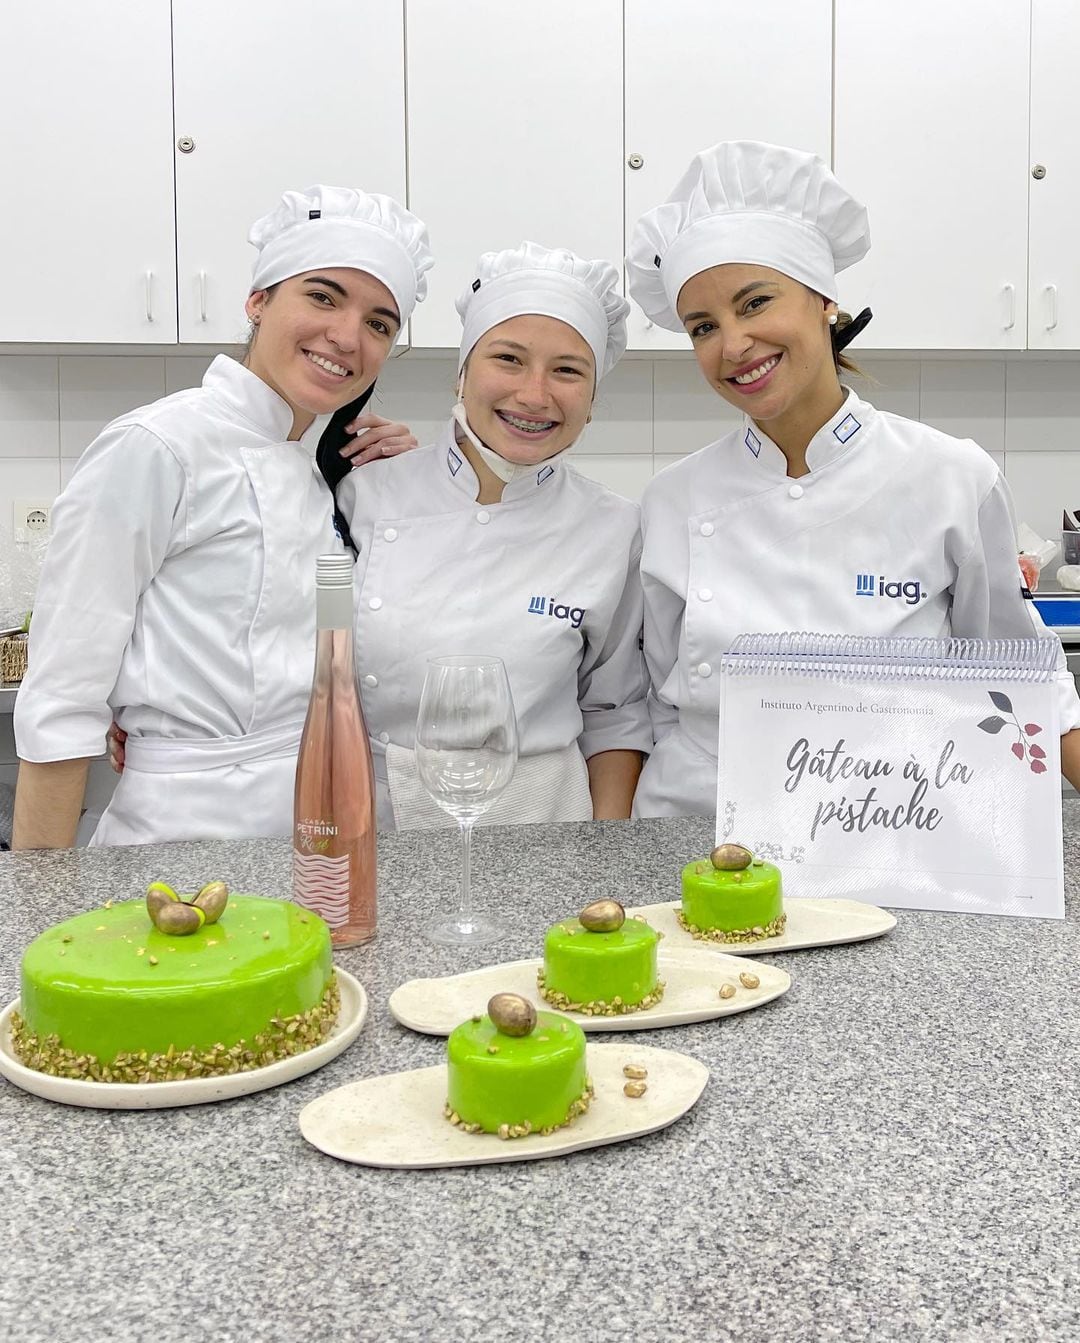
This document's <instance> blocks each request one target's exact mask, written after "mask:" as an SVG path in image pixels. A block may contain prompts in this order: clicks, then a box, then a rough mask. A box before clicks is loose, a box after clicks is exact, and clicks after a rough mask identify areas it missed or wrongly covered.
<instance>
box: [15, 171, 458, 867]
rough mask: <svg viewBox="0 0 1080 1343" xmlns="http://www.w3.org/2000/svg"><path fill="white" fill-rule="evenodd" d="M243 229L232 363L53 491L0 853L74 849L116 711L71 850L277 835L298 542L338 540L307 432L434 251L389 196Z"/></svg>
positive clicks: (303, 633) (297, 203)
mask: <svg viewBox="0 0 1080 1343" xmlns="http://www.w3.org/2000/svg"><path fill="white" fill-rule="evenodd" d="M250 241H251V242H252V243H253V244H254V246H255V247H256V248H257V249H258V258H257V260H256V262H255V269H254V275H253V278H252V288H251V294H250V296H249V298H248V300H247V305H246V307H247V313H248V316H249V318H250V319H251V322H252V324H253V329H254V339H253V342H252V345H251V348H250V351H249V354H248V356H247V358H246V360H245V362H244V363H243V364H241V363H238V362H237V361H236V360H234V359H231V358H229V357H227V356H225V355H220V356H219V357H218V358H217V359H215V360H214V362H213V363H212V364H211V366H210V368H209V369H208V370H207V373H206V376H205V378H204V379H203V383H202V386H201V387H199V388H196V389H193V390H191V391H184V392H179V393H177V394H176V395H174V396H168V397H165V398H164V399H163V400H161V401H157V402H155V403H154V404H152V405H150V406H145V407H143V408H142V409H140V410H135V411H132V412H131V413H130V414H127V415H123V416H121V417H120V418H119V419H117V420H114V421H113V422H112V423H111V424H110V425H108V426H106V428H105V429H104V430H103V431H102V432H101V434H99V435H98V437H97V439H96V440H95V441H94V442H93V443H92V444H91V445H90V447H89V448H88V449H87V450H86V452H85V453H84V454H83V456H82V457H81V458H80V460H79V464H78V467H77V468H76V470H75V473H74V475H73V476H72V479H71V482H70V484H69V485H68V487H67V489H66V490H65V491H64V493H63V495H62V496H61V497H60V499H59V500H58V501H57V504H56V507H55V510H54V516H53V537H52V541H51V542H50V545H49V550H48V555H47V558H46V562H45V566H44V569H43V572H42V576H41V583H40V586H39V589H38V593H37V597H36V601H35V605H34V619H33V629H32V632H31V636H30V659H29V660H30V668H29V673H28V675H27V678H26V680H25V681H24V682H23V685H22V687H21V689H20V691H19V697H18V702H17V705H16V709H15V735H16V743H17V747H18V752H19V756H20V759H21V761H22V762H23V763H22V765H21V767H20V772H19V784H18V792H17V797H16V812H15V835H14V839H15V845H16V847H23V848H29V847H57V846H63V845H68V844H71V843H72V842H73V840H74V836H75V827H76V824H77V821H78V816H79V810H80V806H81V803H82V797H83V791H84V788H85V780H86V770H87V764H88V759H87V758H88V757H90V756H94V755H98V754H99V753H100V752H101V749H102V746H103V743H104V739H105V733H106V729H107V728H108V727H109V722H110V719H112V718H113V717H115V719H116V721H117V723H118V724H119V727H120V728H121V729H122V731H123V732H124V733H126V734H127V742H126V761H125V765H126V768H125V770H124V773H123V776H122V778H121V780H120V783H119V785H118V786H117V788H116V792H115V794H114V796H113V799H112V801H111V802H110V804H109V806H108V808H107V809H106V811H105V813H104V815H103V816H102V818H101V821H100V823H99V825H98V827H97V830H96V831H95V833H94V836H93V840H92V843H95V844H133V843H145V842H150V841H155V840H173V839H189V838H191V839H195V838H198V839H207V838H228V837H236V836H256V835H282V834H287V833H288V831H289V829H290V826H291V822H292V796H293V775H294V771H295V765H296V753H297V748H298V745H299V741H300V734H301V730H302V727H303V721H304V714H305V710H306V706H307V700H308V695H309V692H310V686H311V668H312V657H313V649H314V642H315V640H314V634H315V620H314V616H315V611H314V608H315V600H314V598H315V580H314V574H315V557H316V556H317V555H318V554H320V553H323V552H329V551H339V550H340V549H341V541H340V540H339V538H338V536H337V535H336V533H335V530H334V526H333V521H332V508H333V497H332V495H331V492H330V490H329V487H328V486H327V485H326V483H325V481H324V480H323V479H322V477H321V475H320V474H319V472H318V470H317V469H316V466H315V462H314V443H313V442H312V441H309V440H314V439H315V438H317V437H318V432H319V428H320V427H321V426H318V425H316V418H317V417H318V416H324V415H328V414H331V413H333V412H334V411H336V410H338V409H339V408H341V407H343V406H345V405H347V404H348V403H350V402H352V401H354V400H355V399H356V398H357V397H358V396H359V395H360V394H362V393H363V392H364V391H365V389H367V388H368V387H370V385H371V384H372V383H373V382H374V380H375V378H376V377H377V376H378V373H379V371H380V369H381V368H382V366H383V363H384V361H385V360H386V357H387V355H388V354H389V353H390V350H391V348H392V346H393V344H394V341H395V340H396V338H397V335H398V332H399V331H400V329H401V327H402V325H403V323H404V322H405V321H407V320H408V317H409V315H410V313H411V312H412V309H413V306H414V304H415V303H416V302H417V301H418V300H419V299H421V298H423V296H424V291H425V288H426V281H425V279H424V273H425V271H427V269H428V268H429V266H430V265H431V257H430V254H429V251H428V246H427V233H426V230H425V228H424V226H423V224H422V223H421V222H420V221H419V220H418V219H417V218H416V217H415V216H414V215H412V214H410V213H409V212H408V211H407V210H405V209H404V208H403V207H402V206H400V205H399V204H398V203H397V202H396V201H394V200H391V199H390V198H389V197H387V196H378V195H369V194H367V193H365V192H362V191H353V190H349V189H342V188H333V187H312V188H310V189H309V190H308V191H305V192H291V191H290V192H287V193H286V194H285V196H284V197H283V199H282V202H281V204H280V205H279V206H278V207H277V209H275V210H274V211H272V212H271V213H270V214H269V215H267V216H265V217H264V218H263V219H260V220H259V221H258V222H257V223H256V224H255V225H254V227H253V228H252V231H251V234H250ZM313 425H314V426H316V427H315V428H313V427H312V426H313ZM358 442H359V440H358Z"/></svg>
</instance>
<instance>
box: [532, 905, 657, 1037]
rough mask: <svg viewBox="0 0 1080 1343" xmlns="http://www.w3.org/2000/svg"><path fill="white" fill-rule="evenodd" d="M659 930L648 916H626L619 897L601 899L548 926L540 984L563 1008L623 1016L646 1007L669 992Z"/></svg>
mask: <svg viewBox="0 0 1080 1343" xmlns="http://www.w3.org/2000/svg"><path fill="white" fill-rule="evenodd" d="M659 944H660V934H659V933H658V932H657V931H656V929H655V928H652V927H650V926H649V924H647V923H646V922H645V921H644V920H643V919H638V918H633V919H627V918H626V915H625V912H624V910H623V907H622V905H620V904H619V902H618V901H617V900H597V901H595V902H594V903H593V904H591V905H587V906H586V907H585V908H584V909H583V910H582V911H581V913H580V914H579V915H578V917H577V918H576V919H564V920H563V921H562V922H561V923H556V924H554V925H553V926H552V927H551V928H549V929H548V930H547V934H546V936H545V937H544V964H543V967H542V969H541V970H540V971H539V972H538V974H537V985H538V987H539V989H540V994H541V996H542V997H543V999H544V1001H545V1002H548V1003H550V1004H551V1005H552V1007H557V1008H559V1010H560V1011H563V1012H581V1013H583V1014H584V1015H586V1016H622V1015H624V1014H626V1013H627V1012H640V1011H645V1010H647V1009H648V1008H650V1007H653V1006H655V1005H656V1004H657V1003H658V1002H659V1001H660V1000H661V998H662V997H663V995H664V986H663V984H662V983H660V980H659V976H658V972H657V962H656V954H657V947H658V946H659Z"/></svg>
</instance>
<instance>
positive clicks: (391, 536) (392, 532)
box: [382, 527, 397, 541]
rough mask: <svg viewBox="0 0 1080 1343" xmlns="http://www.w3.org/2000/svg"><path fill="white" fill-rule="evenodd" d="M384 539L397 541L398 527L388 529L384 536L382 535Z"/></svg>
mask: <svg viewBox="0 0 1080 1343" xmlns="http://www.w3.org/2000/svg"><path fill="white" fill-rule="evenodd" d="M382 539H383V540H384V541H396V540H397V528H396V527H387V529H386V531H385V532H383V534H382Z"/></svg>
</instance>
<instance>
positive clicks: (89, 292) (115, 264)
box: [0, 0, 176, 344]
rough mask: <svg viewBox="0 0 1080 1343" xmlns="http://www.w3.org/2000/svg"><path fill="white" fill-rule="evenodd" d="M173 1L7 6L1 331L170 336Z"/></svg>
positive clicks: (62, 337) (106, 337) (47, 1)
mask: <svg viewBox="0 0 1080 1343" xmlns="http://www.w3.org/2000/svg"><path fill="white" fill-rule="evenodd" d="M170 77H171V75H170V51H169V0H80V3H78V4H72V3H71V2H70V0H35V3H34V4H33V5H5V6H4V13H3V31H2V35H0V125H2V126H3V134H2V136H0V183H2V191H3V198H4V208H3V211H2V212H0V258H2V266H3V278H2V281H0V286H2V292H3V298H2V300H0V341H55V342H61V341H63V342H88V341H96V342H117V343H120V342H122V343H124V344H137V343H142V342H149V343H156V342H161V341H167V342H171V341H175V340H176V260H175V234H174V221H173V198H172V162H171V159H170V156H169V152H168V146H169V141H170V139H171V135H172V97H171V89H170Z"/></svg>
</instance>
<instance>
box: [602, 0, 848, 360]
mask: <svg viewBox="0 0 1080 1343" xmlns="http://www.w3.org/2000/svg"><path fill="white" fill-rule="evenodd" d="M831 131H832V0H800V3H798V4H792V3H791V0H759V3H757V4H756V5H745V4H737V3H735V0H666V2H665V3H663V4H658V3H657V0H626V144H625V155H624V157H625V159H626V167H625V170H624V171H625V183H626V185H625V189H626V236H627V241H629V237H630V231H631V230H632V229H633V227H634V224H635V222H636V221H637V219H638V217H639V216H640V215H642V214H644V213H645V211H646V210H649V209H652V207H653V206H655V205H659V204H660V203H661V202H662V201H664V200H666V199H667V197H668V195H669V194H670V192H671V189H672V188H673V187H674V185H675V183H676V182H677V181H678V180H679V178H680V177H681V176H682V174H683V172H684V171H685V170H686V167H687V165H688V164H689V162H690V160H691V158H692V157H693V156H694V155H695V154H696V153H697V152H698V151H699V150H701V149H706V148H707V147H708V146H709V145H711V144H715V143H716V142H717V141H718V140H766V141H768V142H769V143H771V144H779V145H791V146H792V147H794V148H797V149H808V150H810V151H812V152H813V153H815V154H819V155H820V156H821V157H822V158H823V159H824V160H825V161H826V163H828V162H830V159H831V138H832V135H831ZM639 160H640V167H635V166H633V165H634V164H636V163H637V162H638V161H639ZM629 328H630V330H629V335H630V348H631V349H637V350H671V349H679V350H684V349H689V341H688V339H687V337H686V336H684V335H681V334H678V333H675V332H670V331H665V330H664V329H663V328H662V327H656V326H653V324H652V323H650V322H649V321H648V319H647V318H646V317H645V315H644V313H642V312H641V310H640V309H639V308H638V307H637V305H636V304H635V305H634V307H633V310H632V312H631V315H630V319H629Z"/></svg>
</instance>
